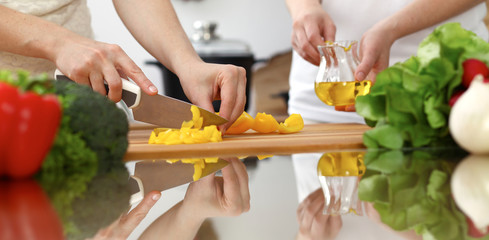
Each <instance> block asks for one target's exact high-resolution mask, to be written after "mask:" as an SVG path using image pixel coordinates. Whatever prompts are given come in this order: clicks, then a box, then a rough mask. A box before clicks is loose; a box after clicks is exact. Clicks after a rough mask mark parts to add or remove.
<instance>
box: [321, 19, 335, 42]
mask: <svg viewBox="0 0 489 240" xmlns="http://www.w3.org/2000/svg"><path fill="white" fill-rule="evenodd" d="M322 36H323V37H324V41H330V42H334V41H335V39H336V26H335V25H334V24H333V23H326V24H325V25H324V27H323V29H322Z"/></svg>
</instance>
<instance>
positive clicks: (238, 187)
mask: <svg viewBox="0 0 489 240" xmlns="http://www.w3.org/2000/svg"><path fill="white" fill-rule="evenodd" d="M229 161H230V163H229V165H228V166H226V167H224V168H223V169H222V177H216V176H214V175H209V176H206V177H204V178H202V179H200V180H199V181H197V182H193V183H191V184H190V185H189V187H188V189H187V193H186V195H185V199H184V200H183V205H182V209H185V211H186V212H188V213H191V215H192V217H193V218H194V219H199V220H204V219H205V218H208V217H217V216H237V215H239V214H241V213H243V212H247V211H248V210H249V208H250V193H249V188H248V173H247V172H246V167H245V165H244V164H243V163H242V162H241V161H240V160H239V159H238V158H233V159H231V160H229Z"/></svg>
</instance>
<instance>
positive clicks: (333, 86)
mask: <svg viewBox="0 0 489 240" xmlns="http://www.w3.org/2000/svg"><path fill="white" fill-rule="evenodd" d="M371 86H372V82H370V81H369V80H363V81H352V82H316V83H315V84H314V89H315V91H316V95H317V96H318V97H319V99H321V101H323V102H324V103H326V104H328V105H331V106H344V105H351V104H355V99H356V98H357V96H363V95H366V94H368V93H369V92H370V87H371Z"/></svg>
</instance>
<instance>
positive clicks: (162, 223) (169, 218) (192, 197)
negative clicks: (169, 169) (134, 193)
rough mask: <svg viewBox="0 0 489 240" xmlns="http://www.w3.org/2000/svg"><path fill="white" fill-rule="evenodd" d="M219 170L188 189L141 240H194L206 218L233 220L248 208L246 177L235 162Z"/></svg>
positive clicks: (237, 162)
mask: <svg viewBox="0 0 489 240" xmlns="http://www.w3.org/2000/svg"><path fill="white" fill-rule="evenodd" d="M229 162H230V164H229V165H228V166H226V167H224V168H223V169H222V177H216V176H214V175H212V174H211V175H209V176H206V177H204V178H201V179H200V180H199V181H196V182H193V183H191V184H190V185H189V187H188V189H187V193H186V194H185V198H184V199H183V201H181V202H179V203H178V204H176V205H175V206H173V207H172V208H171V209H170V210H168V211H166V212H165V213H164V214H163V215H162V216H160V217H159V218H158V219H156V221H154V222H153V223H152V224H151V225H150V226H149V227H148V228H147V229H146V230H145V231H144V233H143V235H141V237H140V239H159V238H162V237H163V238H165V239H194V237H195V235H196V233H197V231H198V230H199V228H200V226H201V224H202V223H203V222H204V220H205V219H206V218H208V217H216V216H236V215H239V214H241V213H243V212H246V211H248V210H249V208H250V193H249V188H248V173H247V172H246V167H245V165H244V164H243V163H242V162H241V161H240V160H239V159H237V158H234V159H231V160H229Z"/></svg>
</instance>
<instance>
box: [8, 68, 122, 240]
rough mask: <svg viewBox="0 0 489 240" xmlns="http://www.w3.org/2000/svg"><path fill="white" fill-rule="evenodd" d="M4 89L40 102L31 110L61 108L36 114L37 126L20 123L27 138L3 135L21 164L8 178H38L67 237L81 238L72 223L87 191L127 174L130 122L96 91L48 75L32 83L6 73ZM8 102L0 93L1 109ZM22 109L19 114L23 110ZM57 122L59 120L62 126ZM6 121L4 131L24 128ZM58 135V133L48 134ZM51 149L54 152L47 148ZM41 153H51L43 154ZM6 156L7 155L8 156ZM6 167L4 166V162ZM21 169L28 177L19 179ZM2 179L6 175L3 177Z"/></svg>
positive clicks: (26, 75) (32, 79)
mask: <svg viewBox="0 0 489 240" xmlns="http://www.w3.org/2000/svg"><path fill="white" fill-rule="evenodd" d="M0 86H2V89H3V88H6V89H9V91H10V92H14V91H12V89H18V90H17V91H18V92H19V96H20V98H24V99H31V100H32V99H37V100H36V101H37V102H34V101H32V102H30V103H29V104H30V105H29V104H27V105H26V108H32V106H36V107H37V106H39V104H41V103H42V102H43V101H44V102H46V101H47V102H49V103H50V104H51V105H52V106H53V105H55V104H54V103H57V104H58V106H59V107H58V112H56V111H55V110H50V111H47V110H42V111H43V112H42V113H36V112H35V111H33V112H32V114H30V116H31V119H30V120H31V122H27V121H26V122H20V123H21V124H24V125H23V126H24V128H25V129H28V131H27V132H26V133H24V134H20V133H16V134H13V135H4V134H1V139H0V142H1V143H4V142H6V141H7V140H8V141H7V142H9V144H10V145H9V148H11V149H14V150H12V151H15V154H14V155H15V156H14V157H16V159H15V160H16V161H15V162H11V164H14V165H15V167H16V168H15V169H16V170H15V172H12V171H11V172H7V175H8V176H13V177H16V176H20V177H24V178H26V177H29V176H33V177H34V178H35V179H36V180H37V181H38V182H39V184H40V185H41V186H42V187H43V189H44V191H45V192H46V193H47V195H48V196H49V197H50V199H51V203H52V204H53V205H54V207H55V209H56V210H57V212H58V213H59V214H60V217H61V219H62V222H63V224H64V227H63V228H64V230H65V233H69V232H76V231H77V230H76V229H77V226H76V225H75V224H74V223H73V222H72V221H71V220H69V218H70V217H71V216H72V215H73V210H72V204H73V202H74V201H75V200H77V199H78V198H81V197H82V196H83V195H84V193H85V192H86V191H87V186H88V185H89V184H90V183H91V181H92V180H93V179H94V178H95V177H96V176H97V175H101V174H106V173H108V172H111V171H112V170H113V169H121V168H124V170H125V167H124V164H123V162H122V157H123V155H124V154H125V152H126V150H127V146H128V140H127V133H128V131H129V124H128V121H127V116H126V115H125V113H124V112H123V110H121V109H119V108H118V107H116V106H115V104H114V103H113V102H111V101H110V100H108V99H107V98H106V97H105V96H102V95H100V94H98V93H96V92H94V91H93V90H92V89H91V88H89V87H87V86H82V85H78V84H76V83H74V82H63V81H52V80H50V79H49V78H48V77H47V75H41V76H38V77H31V76H29V73H28V72H25V71H19V72H18V73H17V74H16V75H15V74H12V73H11V72H9V71H0ZM6 86H7V87H6ZM2 91H3V90H2ZM14 94H15V93H14ZM7 96H9V95H7V94H3V93H0V98H1V99H0V105H2V104H3V103H4V101H5V99H4V97H7ZM36 104H37V105H36ZM16 108H17V109H19V106H17V107H16ZM53 109H54V107H53ZM21 111H22V110H21ZM3 113H4V112H1V113H0V114H3ZM56 116H58V119H59V120H58V121H57V122H56V121H55V117H56ZM5 119H7V120H8V118H4V117H2V118H0V121H2V122H1V124H0V126H1V131H3V130H4V128H5V129H9V128H15V127H16V126H20V125H19V123H15V121H14V122H9V123H8V124H7V122H5ZM4 123H5V124H4ZM19 129H20V128H19ZM52 129H54V130H56V129H57V131H51V134H47V132H48V130H52ZM5 136H7V137H9V136H10V139H7V140H6V139H4V137H5ZM12 139H18V140H16V141H12ZM53 139H54V141H53ZM47 143H49V145H48V146H46V145H45V144H47ZM0 146H2V147H3V146H4V145H3V144H2V145H0ZM39 149H45V150H44V152H43V151H41V150H39ZM21 150H23V152H21ZM0 152H1V153H0V154H4V153H5V150H0ZM34 153H37V155H35V154H34ZM9 154H12V153H9ZM29 154H30V155H29ZM34 155H35V156H34ZM3 156H4V155H2V157H1V159H2V161H3ZM34 159H35V161H36V163H37V164H38V165H37V168H33V167H31V166H30V165H32V164H33V163H32V160H34ZM29 160H31V161H30V162H29ZM41 164H42V165H41ZM0 166H3V165H2V163H1V162H0ZM19 169H20V170H22V171H23V172H24V173H22V174H19V173H18V171H19ZM32 169H35V170H32ZM2 173H4V172H2V171H0V174H2ZM27 173H28V174H27ZM126 173H127V171H126ZM126 180H127V178H126Z"/></svg>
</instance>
